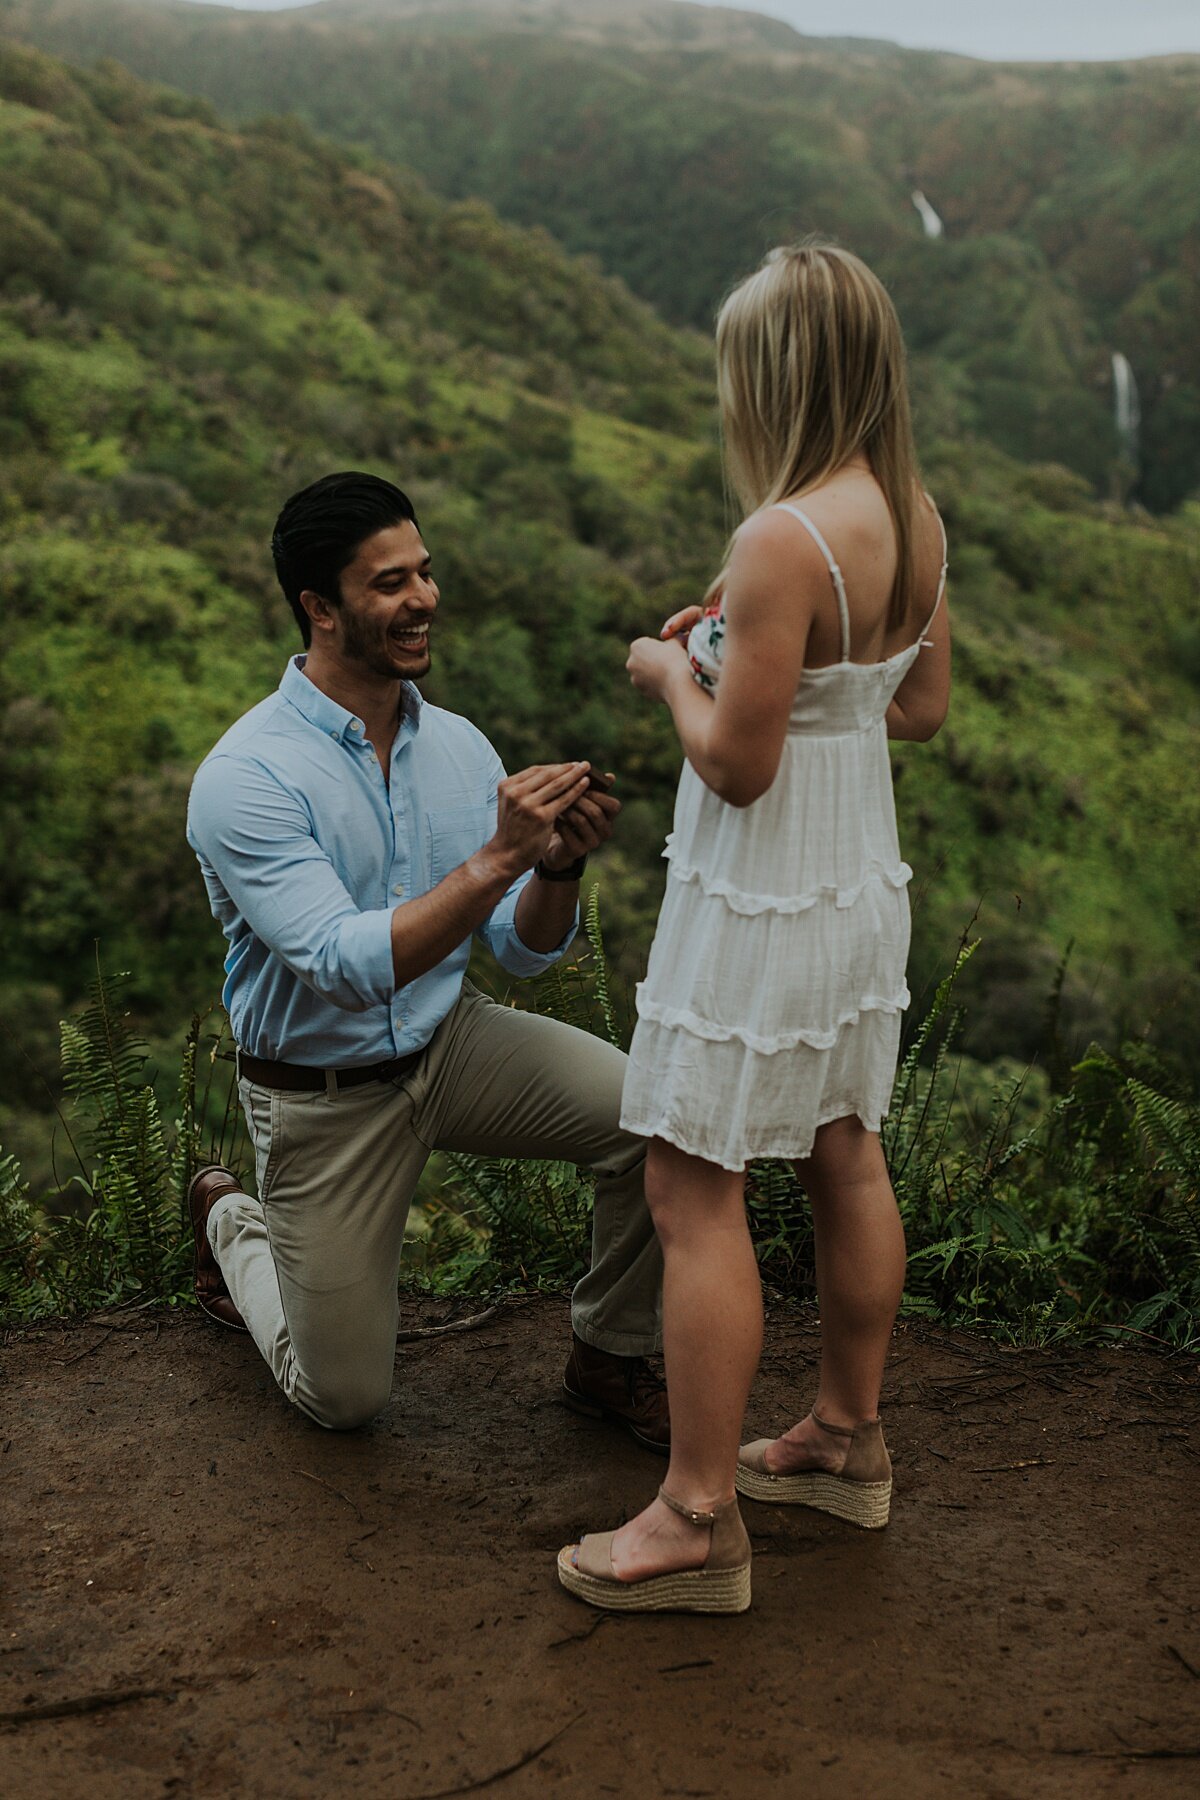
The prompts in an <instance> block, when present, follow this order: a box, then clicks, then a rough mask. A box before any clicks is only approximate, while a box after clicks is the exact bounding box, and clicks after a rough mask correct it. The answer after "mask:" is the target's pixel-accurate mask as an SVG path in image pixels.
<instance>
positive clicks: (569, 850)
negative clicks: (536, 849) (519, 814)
mask: <svg viewBox="0 0 1200 1800" xmlns="http://www.w3.org/2000/svg"><path fill="white" fill-rule="evenodd" d="M592 766H593V776H592V779H593V780H595V777H596V776H597V775H599V774H600V770H599V769H596V768H595V765H594V764H593V765H592ZM615 779H616V777H615V776H613V775H605V776H604V777H603V780H604V781H605V782H606V783H607V785H608V786H609V787H611V786H612V784H613V782H614V780H615ZM620 810H621V802H620V801H619V800H618V799H616V798H615V796H614V795H612V794H610V793H607V792H606V791H605V790H604V789H603V788H598V787H589V788H587V789H586V790H585V792H584V794H583V796H582V798H581V799H579V800H577V801H576V802H575V804H574V805H573V806H571V807H568V808H567V810H566V811H565V812H563V813H560V814H559V817H558V821H557V825H556V829H555V832H554V835H553V837H552V838H551V839H550V843H549V846H548V847H547V849H545V850H544V851H543V852H542V857H541V860H542V862H544V863H545V865H546V867H547V868H548V869H565V868H568V867H569V866H570V864H571V863H573V862H578V861H579V858H580V857H581V856H587V855H589V854H590V853H591V851H593V850H597V849H599V847H600V845H601V844H603V843H607V841H608V839H609V838H610V837H611V836H612V834H613V825H614V824H615V823H616V818H617V814H618V813H619V812H620Z"/></svg>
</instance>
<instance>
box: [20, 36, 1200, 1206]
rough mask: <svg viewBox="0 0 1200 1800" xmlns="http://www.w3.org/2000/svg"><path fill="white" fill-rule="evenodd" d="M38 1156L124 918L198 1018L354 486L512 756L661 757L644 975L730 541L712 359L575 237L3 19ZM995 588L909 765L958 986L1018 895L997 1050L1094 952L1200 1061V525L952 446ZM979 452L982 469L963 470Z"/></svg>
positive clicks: (156, 986)
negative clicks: (671, 723) (400, 499)
mask: <svg viewBox="0 0 1200 1800" xmlns="http://www.w3.org/2000/svg"><path fill="white" fill-rule="evenodd" d="M0 386H2V392H3V408H2V412H0V508H2V517H3V541H2V546H0V616H2V618H3V634H4V635H3V645H4V653H3V660H2V661H0V716H2V719H3V728H2V731H0V836H2V839H3V855H2V858H0V903H2V905H3V910H4V916H5V921H6V927H5V949H4V958H3V968H2V975H0V987H2V991H0V1017H2V1020H3V1027H4V1029H3V1037H2V1047H0V1141H5V1142H6V1143H8V1144H10V1145H11V1146H12V1147H18V1148H20V1149H22V1150H23V1151H24V1152H25V1154H26V1157H27V1161H28V1163H29V1165H30V1167H31V1169H34V1170H36V1169H37V1168H38V1166H39V1164H38V1159H39V1157H41V1156H44V1154H45V1151H44V1137H45V1134H44V1132H42V1133H40V1135H39V1134H38V1133H35V1132H34V1131H33V1129H32V1127H31V1126H28V1125H27V1126H26V1128H24V1129H23V1128H22V1124H21V1121H22V1118H26V1119H28V1118H29V1116H30V1115H31V1114H32V1113H33V1112H34V1111H36V1110H37V1109H38V1108H40V1107H41V1106H42V1105H43V1104H44V1093H43V1090H42V1088H41V1086H40V1084H39V1075H38V1071H39V1070H45V1071H49V1070H50V1069H51V1068H52V1067H53V1063H54V1054H53V1039H54V1034H55V1024H56V1021H57V1019H58V1018H59V1017H60V1016H61V1014H62V1012H63V1010H64V1009H65V1008H67V1007H69V1006H71V1005H72V1004H74V1002H75V1001H76V1000H77V998H78V996H79V994H80V992H81V990H82V987H83V984H84V982H85V980H86V977H87V975H88V973H89V972H90V968H91V963H92V956H93V943H94V940H96V939H99V940H100V942H101V944H102V947H103V954H104V957H105V959H106V961H107V962H108V964H109V966H128V967H131V968H132V969H133V970H134V971H135V974H136V977H137V986H136V998H137V1002H138V1005H139V1007H140V1009H141V1010H142V1012H143V1015H144V1016H145V1017H146V1018H147V1019H148V1020H149V1021H150V1022H151V1024H152V1026H153V1028H154V1029H155V1030H156V1031H157V1032H160V1033H162V1034H164V1035H165V1034H174V1033H175V1032H176V1031H177V1029H178V1027H179V1025H180V1023H181V1022H182V1021H183V1020H184V1019H186V1017H187V1016H188V1015H189V1014H190V1013H191V1011H192V1009H193V1008H194V1007H195V1006H197V1005H201V1004H204V1003H206V1002H207V1001H208V1000H209V999H210V998H211V997H212V996H213V995H214V994H215V992H216V990H217V988H218V986H219V979H220V958H221V951H222V944H221V939H220V936H219V933H218V932H217V930H216V928H215V926H214V925H213V924H212V922H211V920H210V919H209V918H208V915H207V911H206V908H205V905H204V901H203V897H202V892H201V887H200V883H199V879H198V876H197V873H196V870H195V867H194V864H193V861H192V858H191V856H190V853H189V851H188V849H187V846H186V844H185V842H184V839H183V806H184V798H185V794H186V790H187V785H188V782H189V779H190V776H191V772H192V770H193V768H194V766H195V764H196V762H197V760H198V759H199V757H200V756H201V755H202V754H203V752H204V750H205V749H206V748H207V747H208V745H209V744H210V743H211V742H212V741H213V740H214V739H215V738H216V737H217V736H218V734H219V733H220V732H221V730H222V729H223V728H224V727H225V725H226V724H227V723H228V722H229V721H230V720H232V719H233V718H234V717H236V716H237V715H238V714H239V713H240V712H241V711H243V710H244V709H245V708H246V707H248V706H249V705H250V704H252V703H253V702H254V701H255V700H256V699H257V698H258V697H259V696H260V695H261V694H262V693H263V692H264V691H266V690H267V689H268V688H269V687H270V686H272V685H273V684H274V682H275V681H276V680H277V679H278V673H279V670H280V668H281V665H282V662H283V659H284V657H285V656H286V655H287V654H288V653H289V651H290V650H291V649H292V648H294V641H293V630H292V626H291V620H290V615H288V614H287V612H286V609H285V607H284V605H283V602H282V600H281V598H280V597H279V595H278V594H277V592H276V591H275V590H274V587H273V579H272V576H271V571H270V563H269V557H268V553H267V540H268V536H269V531H270V525H271V522H272V520H273V517H274V514H275V511H276V509H277V507H278V505H279V503H280V502H281V500H282V499H283V498H284V497H285V496H286V495H287V494H288V493H289V492H291V491H293V490H294V489H295V488H296V487H298V486H299V485H300V484H301V483H303V482H305V481H307V480H309V479H311V478H312V477H314V476H315V475H316V474H318V473H320V472H322V471H324V470H327V469H330V468H333V467H338V466H365V467H369V468H374V469H378V470H380V471H381V472H385V473H387V474H388V475H390V476H392V477H393V478H395V479H397V480H399V481H400V482H401V483H402V485H404V486H406V487H407V488H409V489H410V490H411V491H412V493H413V495H414V498H415V499H416V502H417V505H418V510H419V514H420V517H421V521H422V525H423V527H424V529H425V533H426V536H427V539H428V542H429V543H430V546H431V548H432V550H433V553H434V557H435V562H436V566H437V568H438V572H439V577H440V580H441V584H442V590H443V604H442V611H441V621H440V625H439V638H438V656H437V672H436V676H435V678H434V680H433V681H432V682H431V684H430V692H431V694H432V695H433V697H434V698H436V699H438V700H440V701H442V702H443V703H445V704H448V705H450V706H452V707H455V708H457V709H460V710H462V711H463V712H466V713H468V714H469V715H470V716H471V717H473V718H474V719H476V720H477V721H478V722H479V723H480V724H481V725H482V726H483V727H484V728H485V729H486V730H487V731H488V732H489V733H490V734H491V735H492V736H493V737H494V739H495V741H496V742H497V744H498V746H499V747H500V749H501V751H502V753H503V755H504V756H505V757H506V759H507V760H508V762H509V764H510V766H511V765H516V764H520V763H522V762H525V761H531V760H534V759H535V758H540V757H544V756H547V755H552V754H584V755H596V756H599V757H602V758H604V759H605V760H606V761H610V762H611V766H613V767H614V768H616V769H618V770H619V771H620V777H621V789H622V793H623V795H624V796H625V798H626V800H627V803H628V804H627V810H626V813H625V816H624V818H623V820H622V828H621V834H620V838H619V841H618V843H617V844H615V845H614V846H613V847H612V848H611V849H610V850H609V851H608V852H606V854H605V856H604V858H603V859H602V860H601V862H600V863H599V865H598V869H599V873H600V876H601V880H602V882H603V884H604V889H605V916H606V923H607V930H608V936H609V940H610V944H611V946H612V948H613V951H614V957H615V961H616V963H617V967H618V969H619V971H620V972H621V973H622V974H624V975H625V976H627V977H632V976H634V975H636V974H637V973H639V972H640V970H641V967H642V966H643V963H644V958H645V953H646V948H647V944H648V939H649V933H650V930H651V927H652V923H653V918H654V914H655V911H656V908H657V902H658V896H659V892H660V890H661V879H662V875H661V863H660V861H659V854H658V853H659V849H660V846H661V843H662V838H663V835H664V832H665V830H666V828H667V825H668V819H669V809H670V801H671V793H672V789H673V784H674V779H675V775H676V771H677V755H676V751H675V748H674V745H673V741H672V739H671V736H670V733H669V731H668V729H667V724H666V718H665V714H661V713H658V712H652V711H649V710H647V709H646V707H645V706H644V704H643V703H642V702H640V701H639V700H637V699H636V697H635V696H634V695H633V694H632V693H631V692H630V690H629V688H628V686H627V683H626V679H625V677H624V674H623V667H622V665H623V660H624V646H625V644H626V642H627V640H628V639H629V638H630V637H631V636H632V635H634V634H635V633H637V632H640V631H643V630H646V629H653V628H655V627H656V625H657V623H658V622H659V621H660V620H661V618H662V617H663V616H664V615H665V614H666V612H667V611H669V610H671V609H672V608H674V607H675V606H677V605H679V604H680V603H682V602H684V601H687V600H690V599H692V598H693V597H695V596H696V595H698V594H699V592H700V591H701V589H702V586H703V584H704V583H705V582H706V580H707V578H708V576H709V574H710V573H711V571H712V569H713V568H714V566H715V563H716V559H717V558H718V556H719V554H720V550H721V544H722V539H723V533H724V528H725V522H726V521H725V513H724V507H723V500H722V493H721V483H720V477H719V464H718V458H717V455H716V450H715V446H714V442H713V420H712V385H711V371H710V366H709V351H708V348H707V346H706V345H705V344H704V343H703V342H702V340H701V339H700V338H699V337H698V336H693V335H689V334H684V333H679V332H675V331H672V330H670V329H669V328H667V327H666V326H664V325H662V324H661V323H659V322H658V320H657V319H656V318H655V317H654V315H653V314H652V313H651V312H650V311H649V310H648V309H647V308H646V307H645V306H643V305H642V304H641V303H639V302H637V301H635V300H633V299H631V298H630V296H629V295H628V293H627V291H626V290H625V289H624V288H623V287H622V286H621V285H620V284H619V283H616V282H614V281H612V280H610V279H607V278H605V277H603V276H601V275H600V274H599V273H597V272H596V270H595V269H594V268H592V267H589V266H585V265H583V264H580V263H577V262H572V261H570V260H569V259H568V258H566V257H565V256H564V255H563V254H562V253H561V252H560V251H559V250H558V249H557V248H556V247H555V246H554V244H553V243H552V242H551V241H550V240H549V239H548V238H547V237H545V236H544V235H541V234H538V233H520V232H517V231H516V230H514V229H512V228H511V227H508V226H504V225H501V224H500V223H499V222H498V221H497V220H496V218H495V217H494V215H493V214H492V213H490V212H489V210H488V209H487V208H486V207H484V206H482V205H480V204H478V203H465V204H457V205H456V204H449V203H445V202H443V201H440V200H438V199H435V198H434V197H433V196H432V195H431V194H430V193H428V192H427V191H426V190H425V189H424V187H423V186H422V185H421V183H420V181H419V180H418V179H416V178H415V177H413V176H411V175H409V174H403V173H400V172H398V171H395V170H393V169H390V168H388V167H387V166H385V165H383V164H380V163H378V162H375V161H372V160H370V159H369V158H368V157H367V156H366V154H365V153H354V152H350V151H347V150H345V149H338V148H335V147H333V146H332V145H330V144H329V143H327V142H322V141H321V140H319V139H317V138H315V137H314V136H312V135H311V134H310V133H309V131H308V130H307V129H306V128H305V127H303V126H301V125H299V124H298V123H295V122H280V121H275V122H267V123H261V124H258V125H255V126H252V127H247V128H244V129H241V130H237V129H234V128H231V127H229V126H226V125H224V124H222V123H221V122H220V120H219V119H218V117H217V116H216V115H215V114H214V113H213V112H212V111H211V110H210V109H209V107H208V106H207V105H206V104H205V103H203V102H200V101H196V100H189V99H184V98H183V97H181V96H179V95H178V94H174V93H170V92H167V91H165V90H161V89H151V88H149V87H147V86H145V85H143V84H142V83H140V82H138V81H137V80H135V79H134V78H133V77H132V76H130V75H128V74H127V73H125V72H124V71H122V70H120V69H119V68H117V67H116V66H115V65H108V66H106V67H104V68H102V69H100V70H98V71H93V72H90V73H86V72H80V71H78V70H74V69H70V68H68V67H67V66H65V65H63V64H62V63H60V62H57V61H55V60H53V59H51V58H49V57H47V56H44V55H41V54H39V53H37V52H34V51H31V50H29V49H26V48H24V47H20V46H17V45H14V44H12V43H11V42H9V43H0ZM925 448H926V462H927V474H928V477H929V480H930V483H931V485H932V487H933V488H934V490H935V492H936V493H937V495H938V497H939V499H940V501H941V503H942V505H943V509H944V511H945V514H946V518H947V522H948V526H949V530H950V538H951V557H952V568H953V583H954V595H955V601H956V605H957V612H958V621H959V624H958V632H959V645H960V650H959V665H958V666H959V688H958V695H957V698H956V702H955V709H954V715H953V718H952V721H951V724H950V726H949V728H948V729H947V730H946V732H945V733H944V734H943V735H942V737H941V738H939V739H938V740H937V741H936V742H935V743H934V745H932V746H931V747H929V748H926V747H923V746H916V747H911V748H906V749H903V750H901V751H899V752H898V755H897V764H898V774H899V776H900V780H899V786H898V797H899V804H900V810H901V814H902V832H903V836H904V841H905V846H906V851H907V853H908V855H909V858H910V860H911V861H912V862H913V863H914V865H915V867H916V869H917V876H918V879H917V883H916V885H915V887H914V896H915V897H916V899H917V902H918V904H917V925H916V950H915V956H914V969H913V981H914V986H916V987H917V988H918V989H919V988H920V987H921V986H922V984H923V983H925V982H927V981H928V979H929V978H930V976H931V975H932V974H933V973H934V972H938V973H940V972H941V971H942V970H943V969H944V968H945V966H946V963H947V960H948V958H949V956H950V954H951V953H952V949H953V945H954V943H955V941H956V939H957V937H958V934H959V932H960V931H961V929H962V928H963V927H964V926H965V925H966V924H967V922H968V921H969V920H970V918H971V916H972V914H973V913H974V912H975V910H976V907H977V905H978V904H979V903H980V902H981V901H982V910H981V912H980V922H981V928H982V930H983V932H984V935H985V938H986V939H987V944H986V948H985V952H984V953H983V954H982V955H981V956H980V957H978V958H976V960H975V964H974V965H973V975H975V971H977V972H978V973H977V975H975V981H976V985H975V992H974V998H973V1002H972V1008H971V1013H970V1019H969V1026H968V1038H967V1043H968V1047H969V1048H970V1049H971V1050H972V1051H973V1052H974V1053H975V1054H976V1055H977V1056H982V1057H994V1056H996V1055H999V1054H1002V1053H1006V1052H1012V1053H1016V1054H1018V1055H1024V1054H1027V1053H1029V1052H1030V1051H1032V1050H1033V1049H1035V1048H1036V1047H1037V1044H1038V1042H1039V1041H1040V1037H1041V1032H1042V1021H1043V1014H1044V1007H1045V1000H1046V995H1047V992H1048V990H1049V987H1050V985H1051V982H1052V977H1053V970H1054V967H1055V964H1056V963H1057V961H1058V960H1059V958H1060V956H1061V955H1062V953H1063V951H1064V949H1065V947H1066V946H1067V944H1068V942H1069V941H1072V940H1073V942H1074V946H1075V948H1074V952H1073V960H1072V964H1071V968H1070V971H1069V973H1068V977H1067V982H1066V989H1065V999H1066V1009H1065V1015H1064V1016H1065V1018H1066V1020H1067V1022H1068V1025H1069V1026H1070V1027H1071V1029H1072V1030H1073V1031H1074V1032H1075V1033H1076V1038H1077V1041H1078V1034H1081V1033H1087V1032H1088V1031H1091V1030H1096V1031H1098V1032H1100V1033H1101V1035H1105V1036H1108V1037H1114V1036H1115V1034H1117V1033H1118V1032H1120V1031H1121V1030H1123V1029H1125V1028H1127V1027H1136V1028H1139V1029H1140V1028H1142V1027H1149V1028H1151V1029H1152V1030H1153V1031H1154V1032H1156V1033H1157V1034H1158V1035H1159V1038H1160V1040H1161V1041H1163V1042H1166V1043H1168V1044H1169V1045H1171V1046H1173V1047H1174V1048H1175V1049H1177V1050H1179V1051H1181V1052H1183V1053H1184V1054H1190V1055H1193V1056H1194V1055H1195V1051H1196V1046H1195V1043H1194V1037H1195V1032H1196V1025H1195V1020H1196V1017H1197V1005H1196V1001H1197V992H1196V982H1195V975H1194V946H1195V941H1196V933H1197V929H1198V928H1200V902H1198V900H1197V894H1196V889H1195V884H1194V881H1193V880H1192V875H1191V870H1190V868H1189V863H1188V858H1187V856H1186V855H1183V854H1181V850H1183V849H1184V848H1186V847H1190V846H1191V845H1192V844H1194V842H1195V838H1196V833H1197V826H1198V824H1200V819H1198V817H1197V813H1198V811H1200V804H1198V801H1197V796H1196V792H1195V785H1194V782H1192V781H1191V779H1190V776H1189V771H1190V770H1191V769H1192V768H1193V767H1194V766H1195V760H1196V751H1197V736H1198V733H1197V710H1198V709H1197V685H1198V683H1200V639H1198V636H1197V632H1196V627H1195V622H1194V620H1195V593H1196V588H1197V579H1198V576H1200V516H1198V513H1197V509H1195V508H1190V509H1185V510H1184V512H1182V513H1181V514H1180V515H1179V516H1178V517H1176V518H1175V519H1173V520H1170V521H1153V520H1150V519H1148V518H1142V519H1130V518H1128V517H1125V516H1123V515H1121V514H1119V513H1118V512H1116V511H1115V510H1112V509H1109V508H1107V507H1104V506H1101V505H1099V504H1097V503H1096V502H1095V501H1094V500H1093V499H1092V498H1091V497H1090V496H1089V495H1088V493H1087V491H1086V488H1085V487H1084V485H1083V483H1082V482H1080V481H1079V480H1078V479H1077V478H1075V477H1072V476H1070V475H1068V474H1067V473H1066V472H1064V471H1063V470H1061V469H1054V468H1047V467H1035V468H1020V467H1018V466H1017V465H1015V464H1013V463H1011V462H1009V461H1007V460H1006V459H1005V458H1004V457H1003V456H1001V455H1000V454H999V453H998V452H995V451H991V450H987V449H984V448H982V447H980V446H975V447H974V448H970V447H969V446H965V445H964V444H963V443H962V442H960V441H958V440H948V439H942V438H939V437H937V436H936V435H932V434H931V435H929V436H928V437H927V441H926V446H925ZM968 450H969V453H968Z"/></svg>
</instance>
